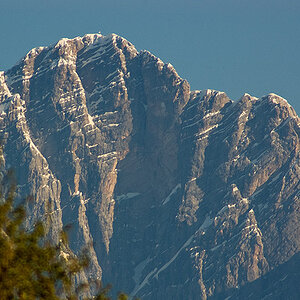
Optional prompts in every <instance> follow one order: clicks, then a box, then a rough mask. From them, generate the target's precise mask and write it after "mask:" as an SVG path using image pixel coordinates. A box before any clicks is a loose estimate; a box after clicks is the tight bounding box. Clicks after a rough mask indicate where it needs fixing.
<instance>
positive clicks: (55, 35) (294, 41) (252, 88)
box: [0, 0, 300, 113]
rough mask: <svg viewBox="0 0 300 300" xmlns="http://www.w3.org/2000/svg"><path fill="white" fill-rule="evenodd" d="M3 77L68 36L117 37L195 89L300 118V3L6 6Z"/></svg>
mask: <svg viewBox="0 0 300 300" xmlns="http://www.w3.org/2000/svg"><path fill="white" fill-rule="evenodd" d="M0 26H1V27H0V28H1V31H0V43H1V47H0V70H1V69H2V70H6V69H8V68H9V67H11V66H12V65H13V64H15V63H16V62H17V61H18V60H19V59H20V58H21V57H22V56H24V55H25V54H26V53H27V52H28V51H29V50H30V49H31V48H33V47H36V46H46V45H49V44H52V43H54V42H56V41H57V40H58V39H60V38H62V37H69V38H72V37H75V36H78V35H84V34H85V33H95V32H99V31H101V33H102V34H109V33H112V32H114V33H116V34H119V35H121V36H123V37H125V38H127V39H128V40H129V41H131V42H132V43H133V44H134V45H135V46H136V48H137V49H138V50H141V49H147V50H149V51H151V52H152V53H153V54H155V55H156V56H158V57H160V58H161V59H162V60H163V61H164V62H170V63H171V64H173V66H174V67H175V69H176V70H177V72H178V74H179V75H180V76H181V77H183V78H186V79H187V80H188V81H189V82H190V84H191V87H192V89H206V88H211V89H216V90H221V91H225V92H226V93H227V94H228V95H229V97H231V98H232V99H234V100H236V99H239V98H240V97H241V95H242V94H243V93H244V92H248V93H250V94H252V95H253V96H258V97H260V96H263V95H265V94H268V93H269V92H274V93H277V94H279V95H281V96H283V97H285V98H286V99H287V100H288V101H289V102H290V103H291V104H292V105H293V106H294V107H295V108H296V110H297V112H298V113H300V96H299V91H298V90H300V0H181V1H179V0H160V1H158V0H107V1H104V0H0Z"/></svg>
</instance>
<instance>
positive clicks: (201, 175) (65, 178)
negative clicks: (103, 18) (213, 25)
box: [0, 34, 300, 299]
mask: <svg viewBox="0 0 300 300" xmlns="http://www.w3.org/2000/svg"><path fill="white" fill-rule="evenodd" d="M0 107H1V119H0V126H1V129H0V130H1V131H0V135H1V139H2V140H3V148H4V157H3V160H4V161H5V167H6V168H7V167H9V166H14V167H15V168H16V175H17V179H18V184H19V186H18V193H19V194H20V195H27V194H32V195H33V197H34V202H33V204H32V207H28V211H29V212H30V215H29V218H28V226H29V227H30V224H33V222H34V221H35V220H37V219H41V218H42V219H44V220H45V222H46V227H47V234H48V237H49V238H50V239H51V240H52V241H53V242H58V237H59V234H58V233H59V232H60V230H61V229H62V228H63V226H64V225H66V224H69V223H71V224H72V229H71V232H70V247H71V249H72V251H74V252H75V253H79V251H80V248H81V247H82V246H85V245H90V247H89V250H88V251H89V255H90V257H91V268H90V270H89V272H87V274H86V276H87V277H89V276H92V277H98V278H102V279H103V280H104V281H105V282H117V283H118V284H119V285H120V289H123V290H126V291H129V292H130V293H131V296H132V297H134V296H139V297H142V298H145V299H147V298H149V299H150V298H151V299H152V298H153V297H154V298H156V299H160V298H167V299H176V298H180V297H181V298H182V297H188V298H193V299H206V298H207V297H212V298H216V299H217V298H218V297H219V296H218V295H224V293H228V295H227V296H228V297H229V296H231V295H232V296H234V290H235V289H239V288H240V287H243V289H247V286H248V285H249V283H250V282H255V280H258V279H259V278H262V276H264V275H265V274H269V270H272V269H274V268H277V267H278V266H280V265H281V264H283V263H285V262H288V261H289V260H290V259H291V258H293V256H294V255H295V254H297V253H298V252H299V247H300V238H299V237H300V232H298V231H299V230H298V227H299V226H297V224H298V222H299V221H298V219H299V215H298V209H299V196H300V195H299V177H300V171H299V170H300V165H299V133H300V127H299V124H300V119H299V117H298V116H297V114H296V112H295V111H294V109H293V108H292V107H291V106H290V105H289V104H288V103H287V101H286V100H285V99H283V98H281V97H280V96H278V95H275V94H268V95H266V96H264V97H261V98H259V99H258V98H255V97H252V96H250V95H249V94H244V95H243V96H242V97H241V99H240V100H239V101H236V102H233V101H232V100H230V99H229V98H228V97H227V95H226V94H225V93H224V92H219V91H214V90H203V91H190V87H189V84H188V82H187V81H186V80H184V79H182V78H180V77H179V75H178V74H177V72H176V71H175V69H174V68H173V66H172V65H171V64H164V63H163V62H162V61H161V60H160V59H159V58H156V57H155V56H154V55H152V54H151V53H150V52H148V51H140V52H138V51H137V50H136V49H135V48H134V46H133V45H132V44H131V43H130V42H128V41H127V40H125V39H123V38H121V37H119V36H117V35H114V34H112V35H109V36H106V37H105V36H102V35H100V34H89V35H85V36H84V37H82V38H80V37H77V38H74V39H62V40H60V41H59V42H58V43H56V44H55V45H53V46H50V47H39V48H34V49H33V50H31V51H30V52H29V53H28V54H27V55H26V56H25V57H24V59H23V60H21V61H20V62H19V63H18V64H17V65H16V66H14V67H13V68H11V69H10V70H8V71H6V72H1V73H0ZM299 228H300V227H299ZM249 286H250V285H249Z"/></svg>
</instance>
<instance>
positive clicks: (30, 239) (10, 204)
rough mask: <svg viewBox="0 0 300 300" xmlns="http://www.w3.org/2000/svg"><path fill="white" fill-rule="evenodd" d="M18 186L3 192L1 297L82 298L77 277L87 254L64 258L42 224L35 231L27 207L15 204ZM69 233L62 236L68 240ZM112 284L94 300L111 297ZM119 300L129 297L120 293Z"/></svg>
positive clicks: (107, 299) (54, 299)
mask: <svg viewBox="0 0 300 300" xmlns="http://www.w3.org/2000/svg"><path fill="white" fill-rule="evenodd" d="M14 196H15V185H13V184H12V185H10V186H9V188H8V192H7V193H6V196H5V197H4V196H3V195H0V201H1V203H0V299H1V300H6V299H21V300H23V299H24V300H27V299H30V300H32V299H47V300H48V299H49V300H52V299H53V300H57V299H69V300H75V299H78V296H77V294H78V292H79V291H78V289H83V288H86V287H87V284H82V285H80V286H79V287H78V288H77V289H76V288H75V287H74V276H75V275H76V274H78V273H79V272H80V271H81V270H82V269H83V268H84V267H87V265H88V260H87V258H86V257H84V256H83V257H80V258H77V257H75V256H73V257H68V260H65V259H64V258H62V257H61V256H60V255H59V254H60V251H61V246H53V245H51V244H50V243H49V242H47V241H46V239H45V232H44V228H43V225H42V223H40V222H39V223H36V225H35V226H34V228H33V229H32V230H31V231H28V230H26V228H25V227H24V219H25V209H24V206H23V205H19V206H17V207H15V205H14ZM65 236H66V235H65V234H62V238H64V239H65ZM109 291H110V287H109V286H107V287H105V288H101V287H100V289H99V291H98V294H97V296H96V297H94V298H93V299H95V300H109V299H110V297H109V296H108V293H109ZM118 299H119V300H127V299H128V297H127V296H126V295H125V294H123V293H120V294H119V296H118Z"/></svg>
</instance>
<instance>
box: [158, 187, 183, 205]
mask: <svg viewBox="0 0 300 300" xmlns="http://www.w3.org/2000/svg"><path fill="white" fill-rule="evenodd" d="M180 188H181V184H180V183H178V184H177V185H176V186H175V187H174V188H173V190H172V191H171V193H170V194H169V195H168V197H167V198H166V199H165V200H164V201H163V202H162V205H165V204H167V203H168V202H169V201H170V200H171V198H172V196H173V195H174V194H176V193H177V191H178V190H179V189H180Z"/></svg>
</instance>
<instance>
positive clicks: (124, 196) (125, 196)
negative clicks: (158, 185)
mask: <svg viewBox="0 0 300 300" xmlns="http://www.w3.org/2000/svg"><path fill="white" fill-rule="evenodd" d="M140 194H141V193H127V194H122V195H119V196H117V197H116V201H118V202H121V201H123V200H128V199H132V198H135V197H137V196H139V195H140Z"/></svg>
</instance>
